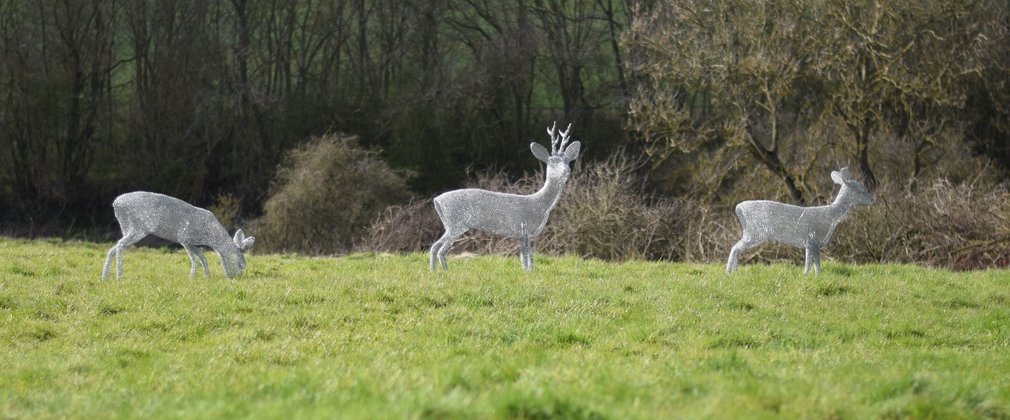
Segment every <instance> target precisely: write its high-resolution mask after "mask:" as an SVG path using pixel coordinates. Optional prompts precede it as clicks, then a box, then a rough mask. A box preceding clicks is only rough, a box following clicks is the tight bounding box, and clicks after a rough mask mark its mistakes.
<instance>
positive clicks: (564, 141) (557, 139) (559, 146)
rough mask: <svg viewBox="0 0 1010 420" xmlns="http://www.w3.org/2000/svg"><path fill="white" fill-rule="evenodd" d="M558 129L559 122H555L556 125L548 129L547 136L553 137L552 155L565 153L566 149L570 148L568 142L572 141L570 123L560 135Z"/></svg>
mask: <svg viewBox="0 0 1010 420" xmlns="http://www.w3.org/2000/svg"><path fill="white" fill-rule="evenodd" d="M557 127H558V122H557V121H554V125H552V126H550V127H548V128H547V134H548V135H549V136H551V155H559V154H561V152H564V151H565V147H566V146H568V140H570V139H569V138H568V132H569V131H572V124H571V123H568V127H567V128H565V130H564V131H562V132H560V133H558V131H557Z"/></svg>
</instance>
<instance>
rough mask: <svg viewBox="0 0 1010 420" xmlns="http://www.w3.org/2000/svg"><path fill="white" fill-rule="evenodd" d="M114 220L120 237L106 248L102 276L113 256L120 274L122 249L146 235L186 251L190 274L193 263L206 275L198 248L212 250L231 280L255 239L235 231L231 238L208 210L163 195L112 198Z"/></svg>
mask: <svg viewBox="0 0 1010 420" xmlns="http://www.w3.org/2000/svg"><path fill="white" fill-rule="evenodd" d="M112 207H113V210H114V212H115V214H116V220H118V221H119V226H120V229H121V230H122V232H123V238H122V239H120V240H119V242H117V243H116V245H115V246H113V247H112V248H111V249H109V253H108V255H106V257H105V267H104V268H103V270H102V277H103V278H104V277H106V276H107V275H108V274H109V266H110V265H111V263H112V257H113V255H115V257H116V276H117V277H121V276H122V275H123V259H122V252H123V249H124V248H126V247H128V246H130V245H133V244H135V243H137V242H138V241H140V240H141V239H143V238H144V237H146V236H147V235H155V236H157V237H159V238H162V239H166V240H169V241H173V242H177V243H179V244H180V245H182V246H183V248H185V249H186V253H188V254H189V258H190V272H189V275H190V276H191V277H192V276H194V275H196V265H197V262H199V263H200V265H201V266H203V273H204V275H205V276H210V270H209V268H208V267H207V259H206V258H205V257H204V256H203V252H202V251H201V250H200V248H199V247H200V246H207V247H210V248H212V249H214V251H215V252H217V253H218V255H219V256H220V257H221V266H222V268H223V269H224V273H225V276H227V277H234V276H237V275H239V274H242V271H243V270H244V269H245V257H244V255H243V254H244V252H245V251H247V250H248V249H249V248H251V247H252V245H253V242H254V241H255V239H256V238H253V237H249V238H246V237H245V234H244V233H243V232H242V230H241V229H239V230H238V231H237V232H235V236H234V237H231V236H229V235H228V231H227V230H225V228H224V226H222V225H221V223H220V222H218V220H217V218H216V217H214V214H213V213H211V212H210V211H208V210H205V209H202V208H199V207H195V206H192V205H190V204H189V203H187V202H185V201H182V200H180V199H178V198H174V197H169V196H167V195H163V194H157V193H151V192H145V191H136V192H131V193H126V194H123V195H120V196H119V197H116V199H115V201H113V202H112Z"/></svg>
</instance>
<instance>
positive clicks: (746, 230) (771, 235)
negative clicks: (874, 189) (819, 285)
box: [726, 168, 874, 274]
mask: <svg viewBox="0 0 1010 420" xmlns="http://www.w3.org/2000/svg"><path fill="white" fill-rule="evenodd" d="M831 180H832V181H834V182H835V183H836V184H838V185H841V186H842V189H841V190H840V191H838V196H837V197H835V201H834V202H832V203H831V204H828V205H826V206H819V207H799V206H793V205H790V204H783V203H778V202H775V201H765V200H759V201H744V202H742V203H740V204H737V205H736V217H737V219H739V220H740V226H741V227H742V228H743V237H742V238H741V239H740V241H739V242H737V243H736V245H733V249H732V250H731V251H730V253H729V261H728V262H726V272H727V273H731V272H733V271H735V270H736V269H737V265H738V262H737V258H738V257H739V256H740V252H742V251H746V250H748V249H750V248H753V247H755V246H758V245H760V244H761V243H763V242H765V241H769V240H771V241H776V242H781V243H784V244H787V245H791V246H794V247H797V248H803V249H805V250H806V262H805V263H804V268H803V273H808V272H810V264H811V263H813V265H814V273H817V274H819V273H820V272H821V249H822V248H824V246H825V245H827V243H828V240H830V239H831V233H832V232H834V230H835V226H837V225H838V223H840V222H841V221H842V220H843V219H844V218H845V215H846V214H848V213H849V210H852V208H853V207H855V206H857V205H864V206H868V205H870V204H873V202H874V198H873V195H872V194H870V193H869V192H868V191H867V190H866V187H864V186H863V184H862V183H860V182H859V181H856V180H855V179H853V178H852V175H851V174H850V173H849V168H842V169H841V170H838V171H832V172H831Z"/></svg>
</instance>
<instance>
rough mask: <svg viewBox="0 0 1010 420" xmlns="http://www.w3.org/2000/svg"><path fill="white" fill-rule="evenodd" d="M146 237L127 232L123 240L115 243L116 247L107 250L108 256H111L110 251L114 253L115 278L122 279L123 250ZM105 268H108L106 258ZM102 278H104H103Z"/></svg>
mask: <svg viewBox="0 0 1010 420" xmlns="http://www.w3.org/2000/svg"><path fill="white" fill-rule="evenodd" d="M145 236H147V235H146V234H138V233H135V232H133V231H130V232H127V233H126V234H125V235H123V239H120V240H119V242H117V243H116V246H114V247H112V249H111V250H109V256H111V255H112V251H113V250H115V251H116V277H123V248H126V247H128V246H130V245H133V244H135V243H137V242H139V241H140V240H141V239H144V237H145ZM106 260H107V261H106V268H108V263H109V261H108V257H106ZM103 277H104V276H103Z"/></svg>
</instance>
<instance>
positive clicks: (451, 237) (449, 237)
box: [437, 228, 466, 270]
mask: <svg viewBox="0 0 1010 420" xmlns="http://www.w3.org/2000/svg"><path fill="white" fill-rule="evenodd" d="M464 233H466V230H465V229H464V230H458V229H451V228H447V229H446V230H445V235H442V239H441V240H439V242H442V245H441V246H440V247H439V248H438V252H437V254H438V262H439V263H441V264H442V269H443V270H448V269H449V264H447V263H446V262H445V253H446V252H447V251H449V247H451V246H452V243H453V242H456V238H458V237H459V236H460V235H462V234H464Z"/></svg>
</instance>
